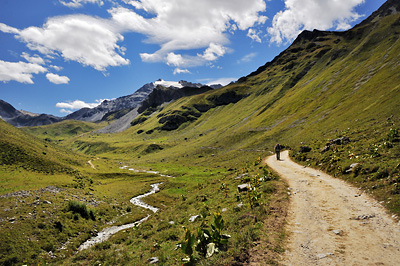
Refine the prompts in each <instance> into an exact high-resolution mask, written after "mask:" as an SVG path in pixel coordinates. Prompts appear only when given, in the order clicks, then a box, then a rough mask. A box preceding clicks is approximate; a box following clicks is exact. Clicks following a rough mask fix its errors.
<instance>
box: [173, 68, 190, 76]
mask: <svg viewBox="0 0 400 266" xmlns="http://www.w3.org/2000/svg"><path fill="white" fill-rule="evenodd" d="M176 74H191V72H190V71H189V70H188V69H181V68H175V69H174V75H176Z"/></svg>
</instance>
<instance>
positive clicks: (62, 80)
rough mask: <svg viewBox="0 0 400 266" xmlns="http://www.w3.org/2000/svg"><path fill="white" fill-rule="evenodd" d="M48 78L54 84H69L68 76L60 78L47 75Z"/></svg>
mask: <svg viewBox="0 0 400 266" xmlns="http://www.w3.org/2000/svg"><path fill="white" fill-rule="evenodd" d="M46 78H47V79H48V80H49V81H50V82H51V83H54V84H68V82H69V78H68V77H67V76H59V75H57V74H53V73H47V74H46Z"/></svg>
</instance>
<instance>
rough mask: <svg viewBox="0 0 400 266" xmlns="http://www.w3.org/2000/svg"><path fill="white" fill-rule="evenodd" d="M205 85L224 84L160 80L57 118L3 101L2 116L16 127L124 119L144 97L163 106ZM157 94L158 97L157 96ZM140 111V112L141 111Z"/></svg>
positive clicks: (139, 104)
mask: <svg viewBox="0 0 400 266" xmlns="http://www.w3.org/2000/svg"><path fill="white" fill-rule="evenodd" d="M205 87H206V88H209V89H216V88H220V87H222V86H221V85H219V84H217V85H211V86H206V85H203V84H200V83H191V82H188V81H184V80H181V81H179V82H171V81H164V80H162V79H159V80H157V81H155V82H151V83H147V84H145V85H143V86H142V87H141V88H140V89H138V90H137V91H136V92H135V93H133V94H130V95H127V96H122V97H119V98H117V99H113V100H105V101H103V102H102V103H101V104H100V105H98V106H97V107H94V108H82V109H80V110H78V111H75V112H73V113H71V114H69V115H67V116H65V117H57V116H53V115H49V114H34V113H30V112H27V111H23V110H17V109H15V108H14V107H13V106H12V105H11V104H9V103H7V102H5V101H3V100H0V118H1V119H3V120H4V121H6V122H8V123H9V124H11V125H13V126H16V127H24V126H42V125H48V124H52V123H56V122H60V121H63V120H80V121H86V122H98V121H102V120H116V119H119V118H122V117H123V116H125V115H126V114H128V113H130V112H131V111H132V110H134V109H135V110H138V109H139V107H140V106H141V104H142V103H143V102H144V101H145V100H146V106H150V105H151V106H153V107H154V105H160V104H162V103H164V102H166V101H171V100H175V99H178V98H180V97H183V96H189V95H193V94H197V93H202V92H204V88H205ZM155 88H163V89H161V90H157V91H158V92H159V93H158V94H157V95H152V97H150V98H149V95H150V94H151V92H153V90H154V89H155ZM189 88H191V89H189ZM193 88H194V90H193ZM200 88H203V89H200ZM197 89H198V90H197ZM160 92H163V93H160ZM154 97H159V98H158V99H155V98H154ZM143 109H145V107H142V108H141V109H140V110H141V111H144V110H143ZM141 111H139V113H140V112H141ZM131 117H132V115H131ZM133 118H135V116H133V117H132V119H133ZM129 122H130V121H129Z"/></svg>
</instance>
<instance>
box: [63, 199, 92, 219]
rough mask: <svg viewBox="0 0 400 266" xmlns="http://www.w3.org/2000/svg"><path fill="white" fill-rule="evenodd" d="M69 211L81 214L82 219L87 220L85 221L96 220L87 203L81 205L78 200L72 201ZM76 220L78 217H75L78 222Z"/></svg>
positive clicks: (69, 204) (69, 203)
mask: <svg viewBox="0 0 400 266" xmlns="http://www.w3.org/2000/svg"><path fill="white" fill-rule="evenodd" d="M67 211H72V212H73V213H74V214H80V215H81V216H82V218H85V219H89V218H90V219H92V220H95V219H96V217H95V214H94V212H93V210H89V209H88V208H87V206H86V204H85V203H81V202H79V201H76V200H72V201H69V202H68V209H67ZM76 218H77V217H76V216H75V215H74V219H75V220H77V219H76Z"/></svg>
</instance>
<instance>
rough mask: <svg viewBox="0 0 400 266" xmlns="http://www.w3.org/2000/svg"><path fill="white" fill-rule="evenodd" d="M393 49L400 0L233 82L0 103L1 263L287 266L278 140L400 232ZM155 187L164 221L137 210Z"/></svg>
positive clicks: (399, 35)
mask: <svg viewBox="0 0 400 266" xmlns="http://www.w3.org/2000/svg"><path fill="white" fill-rule="evenodd" d="M399 39H400V3H399V1H395V0H389V1H387V2H386V3H385V4H384V5H383V6H382V7H381V8H380V9H379V10H377V11H376V12H374V13H373V14H372V15H371V16H370V17H368V18H366V19H365V20H364V21H363V22H362V23H360V24H358V25H356V26H355V27H354V28H352V29H350V30H347V31H344V32H326V31H318V30H314V31H303V32H302V33H301V34H300V35H299V36H298V37H297V38H296V40H295V41H294V42H293V43H292V44H291V45H290V47H289V48H288V49H286V50H285V51H283V52H282V53H281V54H279V55H278V56H276V57H275V58H274V59H273V60H272V61H271V62H268V63H266V64H265V65H263V66H261V67H260V68H258V69H257V70H255V71H254V72H253V73H251V74H249V75H247V76H244V77H242V78H240V79H239V80H238V81H236V82H234V83H231V84H229V85H227V86H224V87H219V86H217V87H214V86H210V87H208V86H203V85H201V84H193V83H187V82H183V81H181V82H180V84H181V87H180V88H177V87H173V88H171V87H168V86H161V85H160V84H159V85H158V86H157V85H155V83H149V84H147V85H145V86H143V87H142V88H141V89H139V90H138V91H137V92H135V93H134V94H132V95H129V96H124V97H120V98H117V99H115V100H112V101H106V102H103V103H102V104H101V105H99V106H98V107H96V108H92V109H81V110H79V111H77V112H75V113H73V114H70V115H68V116H67V117H66V118H65V119H64V118H54V119H52V118H51V117H50V116H49V117H46V118H45V119H44V120H41V122H33V121H35V120H34V119H39V118H38V117H40V116H32V114H26V113H23V112H21V111H18V110H15V108H14V107H12V106H11V105H9V104H7V103H5V102H3V101H2V102H0V106H1V108H0V115H1V117H2V118H3V119H4V120H5V121H6V122H9V123H10V124H12V125H14V126H18V127H20V126H23V127H21V128H17V127H14V126H12V125H10V124H8V123H6V122H4V121H0V128H1V131H0V145H1V149H0V152H1V157H0V158H1V160H0V173H1V176H2V178H1V183H0V191H1V192H0V206H1V208H0V217H1V218H0V228H1V229H0V235H1V239H2V240H3V241H2V243H1V244H0V254H2V256H1V258H0V264H2V265H22V264H28V265H32V264H41V263H47V264H50V265H99V264H101V265H147V264H148V263H150V262H152V261H153V260H155V258H156V259H157V261H158V264H159V265H182V264H183V263H185V264H186V265H260V264H257V261H258V262H260V261H262V262H263V263H265V264H263V265H279V264H280V263H282V256H284V254H285V250H286V248H287V246H286V244H287V241H288V238H289V237H290V236H291V232H288V231H286V229H285V224H286V223H287V219H289V218H288V217H289V215H288V212H289V204H290V202H291V197H292V196H293V195H289V194H290V193H288V192H289V190H288V183H287V181H286V180H285V178H282V177H280V176H279V175H278V174H277V173H276V172H274V171H273V170H272V169H271V168H270V167H269V166H268V165H266V164H265V163H264V158H265V157H267V156H270V155H271V154H273V153H274V151H273V148H274V146H275V144H276V143H280V144H281V146H282V147H284V149H287V150H289V151H290V152H289V153H290V156H291V158H292V159H293V160H295V161H296V162H297V163H299V164H301V165H302V166H303V167H304V168H307V167H313V168H317V169H320V170H322V171H324V172H326V173H328V174H330V175H332V176H334V177H336V178H338V179H342V180H345V181H346V182H347V183H349V184H351V185H352V186H354V187H356V188H357V189H358V190H359V191H362V193H366V194H368V195H370V196H371V197H373V198H374V199H375V200H377V201H378V202H380V203H381V204H382V205H383V206H385V207H386V208H387V210H388V211H389V212H390V214H391V215H392V216H393V217H392V218H393V219H394V220H396V222H397V223H398V219H399V217H398V216H399V215H400V185H399V182H400V161H399V158H400V133H399V130H400V108H399V107H400V104H399V103H400V72H399V62H400V41H399ZM151 84H152V85H151ZM25 116H29V117H31V120H29V122H26V123H25V122H23V121H27V120H26V119H25V118H24V117H25ZM24 119H25V120H24ZM57 119H59V120H57ZM36 121H38V120H36ZM43 121H47V122H43ZM155 183H162V184H161V185H160V187H159V188H160V189H159V191H158V192H157V193H154V194H151V195H149V196H147V197H146V198H144V199H143V201H145V202H146V203H147V204H149V205H151V206H154V207H156V208H158V211H157V212H152V211H150V210H148V209H144V208H141V207H139V206H135V205H133V204H131V203H130V200H131V199H132V198H133V197H136V196H139V195H142V194H145V193H147V192H148V191H149V190H150V185H152V184H155ZM240 185H245V186H244V187H246V188H245V191H242V190H241V188H244V187H240V188H239V187H238V186H240ZM148 215H150V216H148ZM145 217H149V218H148V219H147V221H145V222H143V223H142V224H140V225H139V226H137V227H133V228H129V229H126V230H122V231H120V232H118V233H116V234H115V235H113V236H112V237H110V238H109V239H108V240H106V241H104V242H102V243H98V244H96V245H94V246H93V247H92V248H89V249H86V250H82V251H79V250H78V249H79V246H80V245H81V244H82V243H84V242H85V241H86V240H88V239H90V238H91V237H93V236H95V235H97V234H98V233H99V232H101V231H102V230H103V229H105V228H108V227H110V226H111V225H112V226H118V225H124V224H129V223H133V222H136V221H139V220H141V219H143V218H145ZM192 217H195V218H192ZM370 218H371V219H373V218H372V216H371V217H370ZM368 219H369V218H368ZM332 230H333V229H331V231H332ZM228 235H229V236H228ZM257 247H258V248H257ZM260 247H262V250H261V248H260ZM334 252H337V256H339V255H340V254H342V253H345V251H344V250H336V251H334ZM339 253H340V254H339ZM182 259H183V260H182ZM322 265H325V264H322Z"/></svg>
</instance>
